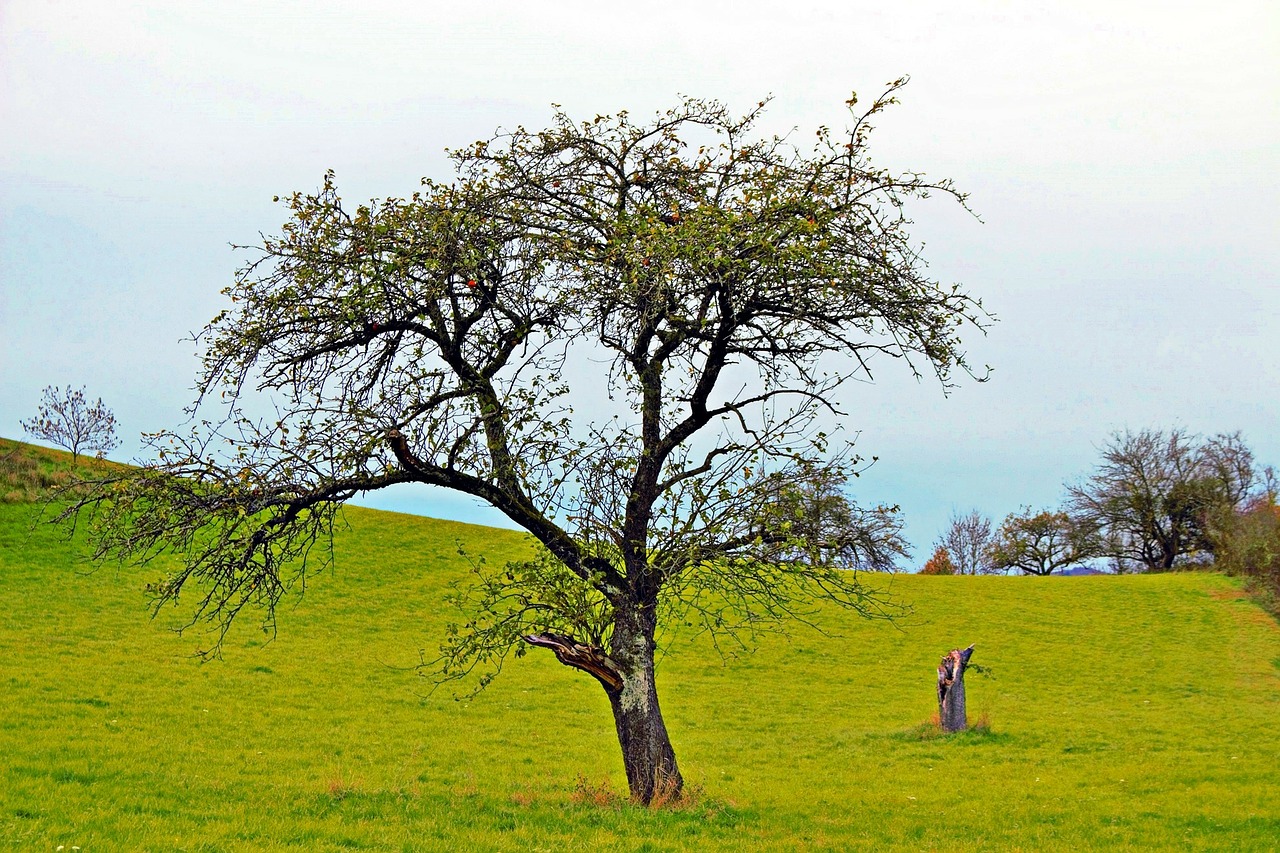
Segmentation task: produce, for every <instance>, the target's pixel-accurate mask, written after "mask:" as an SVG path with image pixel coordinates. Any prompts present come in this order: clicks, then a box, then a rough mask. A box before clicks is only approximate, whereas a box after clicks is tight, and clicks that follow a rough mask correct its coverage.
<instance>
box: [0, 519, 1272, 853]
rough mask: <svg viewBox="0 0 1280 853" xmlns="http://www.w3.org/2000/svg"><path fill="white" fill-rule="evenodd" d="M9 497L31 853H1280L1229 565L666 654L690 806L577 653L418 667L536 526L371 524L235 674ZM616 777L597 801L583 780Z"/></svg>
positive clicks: (10, 720) (941, 586) (964, 598)
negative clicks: (962, 680) (676, 805)
mask: <svg viewBox="0 0 1280 853" xmlns="http://www.w3.org/2000/svg"><path fill="white" fill-rule="evenodd" d="M31 512H32V507H31V506H30V505H29V504H21V503H10V504H3V505H0V696H3V705H2V706H0V711H2V713H0V755H3V756H4V761H3V762H0V848H2V847H4V846H8V847H9V848H10V849H53V848H54V847H56V846H57V845H59V844H63V845H66V846H67V848H68V849H69V848H70V847H71V846H72V845H77V846H81V847H82V848H83V849H84V850H86V851H90V850H95V849H96V850H124V849H177V850H274V849H298V850H302V849H306V850H316V849H321V850H324V849H371V850H387V849H405V850H420V849H421V850H434V849H441V850H444V849H537V848H540V847H541V848H543V849H556V850H565V849H581V850H596V849H618V850H681V849H724V850H742V849H813V848H829V849H849V848H856V847H863V848H866V849H883V848H885V847H899V848H911V849H985V848H990V849H1019V848H1020V849H1055V848H1064V847H1084V848H1089V849H1096V848H1102V847H1108V848H1126V847H1127V848H1133V849H1139V848H1151V847H1163V848H1170V849H1172V848H1179V849H1188V848H1203V849H1235V850H1240V849H1271V848H1272V847H1274V845H1275V839H1276V838H1280V794H1277V793H1276V786H1275V772H1276V771H1275V768H1276V767H1277V766H1278V765H1280V746H1278V745H1277V739H1276V738H1275V736H1274V726H1275V720H1276V719H1277V717H1278V714H1280V629H1278V628H1277V626H1276V624H1275V622H1274V621H1272V620H1270V619H1269V618H1268V617H1266V616H1265V615H1264V614H1263V613H1262V612H1261V611H1260V610H1259V609H1258V608H1257V607H1256V606H1255V605H1253V604H1251V603H1250V602H1249V601H1248V600H1246V599H1244V598H1242V597H1241V596H1240V593H1239V591H1238V587H1237V584H1236V583H1235V582H1234V581H1232V580H1229V579H1226V578H1223V577H1220V576H1216V575H1208V574H1180V575H1163V576H1150V577H1123V578H1115V577H1096V578H948V577H915V576H897V577H894V578H878V579H875V580H877V581H878V582H882V583H891V584H892V587H893V590H894V591H895V593H897V594H898V595H899V596H901V597H902V598H904V599H906V600H908V601H910V602H912V603H913V604H914V605H915V615H914V616H913V617H912V618H911V619H910V620H909V621H908V622H907V623H906V624H901V625H899V626H897V627H895V626H891V625H888V624H885V623H869V622H861V621H857V620H854V619H852V618H851V617H849V616H848V615H847V614H844V613H840V612H835V611H823V612H822V613H821V614H820V615H819V622H820V624H821V625H822V626H823V627H824V628H826V629H827V630H829V631H830V632H831V633H832V636H824V635H822V634H819V633H817V632H814V631H810V630H807V629H800V628H798V629H796V631H794V632H793V633H792V634H791V636H790V637H789V638H784V637H773V636H770V637H764V638H762V640H761V643H760V648H759V650H758V651H757V652H756V653H755V654H753V655H749V656H745V657H742V658H739V659H737V660H734V661H731V662H729V664H728V665H727V666H725V665H722V663H721V660H720V658H719V657H718V656H717V655H716V654H715V653H714V651H713V650H712V649H711V648H710V647H709V646H708V645H707V644H706V643H705V642H704V641H689V640H678V641H677V642H676V643H674V644H673V647H672V649H671V652H670V654H669V656H668V657H666V658H665V659H664V660H663V662H662V664H661V672H660V679H661V680H662V684H661V687H660V689H661V691H662V697H663V702H664V710H665V712H666V715H667V719H668V724H669V726H670V728H671V731H672V735H673V738H674V740H675V744H676V749H677V751H678V754H679V756H680V758H681V761H682V766H683V767H684V769H685V771H686V775H687V776H688V777H689V778H690V779H691V780H693V781H694V782H701V784H702V785H703V786H704V788H705V790H706V793H707V798H706V799H705V800H704V802H703V804H702V805H701V806H699V807H698V808H695V809H691V810H687V811H683V812H657V813H653V812H646V811H641V810H636V809H632V808H630V807H604V808H601V807H599V806H596V805H591V804H590V803H589V802H588V803H584V802H582V801H583V800H584V799H585V800H590V799H592V796H593V795H594V794H596V793H597V792H596V790H595V789H596V788H597V787H598V786H599V785H601V784H603V783H606V782H607V783H610V784H612V785H613V786H614V787H615V788H618V789H623V788H624V784H623V777H622V773H621V762H620V760H619V758H618V756H617V746H616V743H615V742H614V736H613V732H612V724H611V720H610V717H609V712H608V706H607V702H606V700H605V697H604V696H603V694H602V693H601V691H600V690H599V688H598V687H597V686H596V685H595V684H594V682H591V681H590V680H589V679H587V678H586V677H584V676H581V675H579V674H577V673H573V672H570V671H569V670H567V669H565V668H563V667H561V666H559V665H558V664H557V663H555V661H554V659H552V658H551V657H550V656H549V655H542V654H537V653H534V654H531V655H529V656H528V657H525V658H522V659H519V660H513V661H512V662H511V664H510V665H509V666H508V671H507V672H505V673H504V674H503V676H502V677H501V678H499V680H498V681H497V682H496V683H495V684H494V686H493V687H492V688H490V690H489V691H487V692H485V693H484V694H481V695H480V696H479V697H478V698H477V699H475V700H474V701H471V702H455V701H453V699H452V697H451V694H450V690H449V688H448V687H447V686H446V687H445V688H442V689H441V690H437V691H436V692H434V693H431V692H430V688H431V684H430V683H429V682H427V681H424V680H423V679H421V678H419V677H418V676H417V675H416V674H415V672H414V669H413V666H414V664H416V663H417V662H418V660H419V658H420V650H422V654H425V656H426V657H428V658H430V656H431V654H432V651H433V649H434V648H435V647H436V645H437V644H438V642H439V639H440V637H441V635H442V632H443V626H444V623H445V622H446V621H447V620H448V618H449V614H448V613H446V612H444V611H443V609H442V604H441V597H442V594H443V593H444V591H445V588H446V585H447V584H448V583H449V582H451V581H455V580H460V579H464V578H465V575H466V572H467V565H466V563H465V561H463V560H462V559H461V558H459V557H458V555H457V547H458V544H459V543H461V544H462V545H463V546H464V547H465V548H466V550H468V551H469V552H470V553H473V554H480V553H484V554H486V555H487V557H488V559H489V560H490V561H493V560H501V559H505V558H508V557H510V556H512V555H515V554H518V553H520V552H521V551H522V549H523V548H524V547H525V546H524V544H523V541H522V539H521V537H520V536H519V535H518V534H514V533H511V532H509V531H500V530H492V529H487V528H478V527H470V526H467V525H461V524H455V523H450V522H443V521H434V520H430V519H422V518H415V517H410V516H400V515H394V514H389V513H378V512H373V511H369V510H357V509H353V510H349V511H348V512H347V518H348V520H349V521H350V524H351V528H350V529H349V530H347V531H344V532H343V533H342V535H341V536H340V538H339V540H338V543H337V549H336V557H337V562H336V567H335V568H334V569H333V570H332V571H330V572H327V573H325V574H324V575H322V576H320V577H317V578H315V579H314V580H313V581H312V583H311V584H310V586H309V588H308V590H307V592H306V595H305V597H303V598H302V599H301V600H300V601H297V602H296V604H295V603H290V604H288V605H286V606H284V607H283V608H282V609H281V612H280V633H279V636H278V637H277V638H275V639H274V641H270V642H268V640H269V639H270V638H269V637H265V636H263V635H262V634H261V633H259V632H257V631H255V630H254V625H253V623H252V622H251V621H250V620H246V621H245V622H244V623H243V624H241V625H240V626H239V628H238V629H237V631H236V632H235V633H234V634H233V636H232V637H231V639H230V641H229V643H228V645H227V650H226V656H225V659H224V660H222V661H218V662H213V663H209V664H203V665H202V664H200V663H198V662H197V661H196V660H195V659H194V658H193V657H192V652H193V651H194V650H195V648H197V646H199V645H200V637H198V636H192V635H191V634H190V633H189V634H187V635H185V636H179V635H177V634H175V633H173V632H172V631H169V630H167V629H168V628H170V627H174V626H177V625H181V624H182V618H181V612H180V611H166V612H162V613H161V614H160V615H159V616H158V617H157V618H156V619H155V620H154V621H149V620H148V618H147V613H146V598H145V595H144V594H143V593H142V591H141V590H142V587H143V585H144V584H145V583H146V582H147V581H148V580H154V578H155V575H156V574H157V571H156V570H155V569H141V570H139V569H135V568H127V567H125V568H116V567H107V568H103V569H101V570H99V571H97V572H96V573H92V574H87V575H86V574H84V569H85V568H86V567H85V566H84V565H83V564H82V563H81V562H80V554H81V553H82V551H83V547H82V545H81V544H80V543H76V542H70V543H69V542H66V541H64V540H62V539H60V538H59V537H58V536H57V535H56V533H55V531H53V530H51V529H49V528H47V527H43V526H41V527H37V528H35V529H34V530H32V529H31V528H30V525H29V521H30V517H31ZM970 642H973V643H977V646H978V650H977V654H976V656H975V658H974V660H975V661H976V662H978V663H981V664H984V665H986V666H988V667H991V668H992V670H993V673H992V675H991V676H990V677H986V678H983V677H977V676H970V678H969V707H970V713H971V717H972V718H976V717H977V716H979V715H982V714H985V715H987V716H988V717H989V719H990V728H991V732H990V733H988V734H980V733H979V734H970V735H966V736H963V737H959V738H953V739H936V738H930V737H927V736H924V735H922V730H921V728H920V726H919V724H920V723H921V722H923V721H925V720H927V719H928V718H929V716H930V715H931V714H932V712H933V711H934V704H935V700H934V697H933V681H934V676H933V668H934V666H936V664H937V660H938V658H939V657H940V655H941V654H942V653H943V652H944V651H946V650H947V649H949V648H952V647H953V646H956V645H965V644H968V643H970ZM580 774H581V776H582V777H583V780H584V781H580V782H577V783H575V779H577V778H578V777H579V775H580Z"/></svg>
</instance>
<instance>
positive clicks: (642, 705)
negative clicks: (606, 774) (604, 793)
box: [606, 608, 684, 805]
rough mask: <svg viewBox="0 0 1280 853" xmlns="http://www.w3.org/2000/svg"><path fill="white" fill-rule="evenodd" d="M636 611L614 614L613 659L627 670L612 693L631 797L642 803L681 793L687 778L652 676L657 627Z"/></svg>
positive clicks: (610, 696)
mask: <svg viewBox="0 0 1280 853" xmlns="http://www.w3.org/2000/svg"><path fill="white" fill-rule="evenodd" d="M644 621H645V620H644V617H643V615H642V614H641V613H639V612H637V611H630V612H627V611H624V610H622V609H621V608H620V609H619V611H617V612H616V613H615V623H614V629H613V643H612V646H613V650H612V654H611V657H612V658H613V659H614V660H615V661H617V663H618V664H619V668H620V669H621V670H622V672H623V678H622V688H621V689H620V690H616V691H606V692H608V693H609V704H610V705H611V706H612V708H613V722H614V726H615V727H616V728H617V731H618V745H619V746H620V747H622V764H623V766H624V767H625V768H626V771H627V787H628V788H630V790H631V799H633V800H635V801H636V802H639V803H643V804H644V805H649V804H651V803H652V802H653V801H654V800H655V799H657V800H660V801H662V800H670V799H675V798H678V797H679V796H680V793H681V791H682V790H683V788H684V779H683V778H682V777H681V776H680V768H679V767H678V766H677V764H676V753H675V750H674V749H672V747H671V738H670V736H668V734H667V724H666V723H665V722H663V719H662V709H661V708H659V707H658V688H657V685H656V683H655V682H654V678H653V652H654V641H653V631H652V630H646V627H645V625H644V624H643V623H644Z"/></svg>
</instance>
